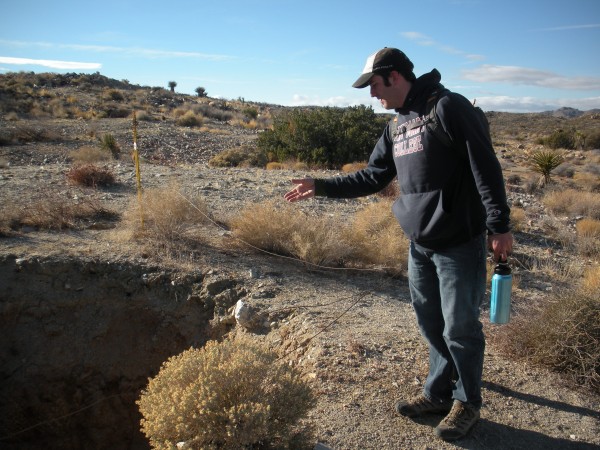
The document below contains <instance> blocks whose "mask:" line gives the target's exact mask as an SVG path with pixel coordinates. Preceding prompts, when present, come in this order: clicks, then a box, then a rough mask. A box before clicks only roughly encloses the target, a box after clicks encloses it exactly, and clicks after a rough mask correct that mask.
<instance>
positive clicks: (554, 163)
mask: <svg viewBox="0 0 600 450" xmlns="http://www.w3.org/2000/svg"><path fill="white" fill-rule="evenodd" d="M564 160H565V158H564V156H563V155H562V154H561V153H559V152H557V151H555V150H536V151H534V152H533V153H532V154H531V157H530V161H529V164H530V166H531V168H532V169H533V171H534V172H536V173H539V174H540V175H541V176H542V181H543V183H544V184H548V183H549V182H550V180H551V172H552V171H553V170H554V169H556V168H557V167H558V166H560V165H561V164H562V163H563V161H564Z"/></svg>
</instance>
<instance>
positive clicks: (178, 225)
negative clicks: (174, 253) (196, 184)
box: [123, 185, 210, 242]
mask: <svg viewBox="0 0 600 450" xmlns="http://www.w3.org/2000/svg"><path fill="white" fill-rule="evenodd" d="M142 218H143V225H142ZM208 220H210V217H209V215H208V210H207V207H206V204H205V202H204V200H203V199H202V198H201V197H199V196H198V195H191V194H183V193H181V192H180V189H179V188H178V187H177V186H175V185H172V186H169V187H167V188H153V189H147V190H145V191H144V192H143V194H142V202H141V205H140V202H139V201H138V199H137V198H133V199H132V201H131V204H130V207H129V208H128V209H127V211H126V212H125V214H124V215H123V223H124V225H125V227H127V228H129V229H130V230H131V231H132V235H133V236H134V237H146V238H150V239H154V240H156V241H158V242H168V241H176V240H178V239H183V238H186V237H188V235H189V233H191V232H193V230H194V229H195V228H196V227H198V226H199V225H201V224H204V223H206V222H207V221H208Z"/></svg>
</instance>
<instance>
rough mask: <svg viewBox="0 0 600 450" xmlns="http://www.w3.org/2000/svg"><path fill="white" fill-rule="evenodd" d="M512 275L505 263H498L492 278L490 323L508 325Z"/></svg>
mask: <svg viewBox="0 0 600 450" xmlns="http://www.w3.org/2000/svg"><path fill="white" fill-rule="evenodd" d="M511 290H512V273H511V270H510V266H509V265H508V262H507V261H502V262H498V264H497V265H496V267H495V268H494V275H493V276H492V294H491V299H490V300H491V301H490V322H492V323H497V324H501V323H508V321H509V320H510V291H511Z"/></svg>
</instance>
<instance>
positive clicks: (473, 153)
mask: <svg viewBox="0 0 600 450" xmlns="http://www.w3.org/2000/svg"><path fill="white" fill-rule="evenodd" d="M436 113H437V115H438V117H439V120H440V122H441V124H442V126H443V128H444V129H445V131H446V132H447V133H448V134H449V135H450V137H451V139H452V141H453V142H454V143H455V144H456V145H457V146H459V147H460V148H461V150H463V151H465V149H466V154H467V155H468V159H469V164H470V167H471V172H472V174H473V179H474V181H475V185H476V186H477V190H478V192H479V195H480V196H481V201H482V203H483V206H484V208H485V211H486V215H487V218H486V227H487V229H488V233H489V234H501V233H506V232H508V231H510V224H509V222H510V208H509V207H508V203H507V200H506V189H505V186H504V179H503V177H502V168H501V166H500V162H499V161H498V158H497V157H496V153H495V152H494V148H493V146H492V141H491V137H490V134H489V131H488V126H487V124H484V123H483V122H482V119H483V118H482V117H481V116H480V115H479V114H478V113H477V111H476V110H475V108H474V107H473V106H472V105H471V103H470V101H469V100H467V99H466V98H465V97H463V96H462V95H460V94H456V93H451V94H448V95H446V96H444V97H443V98H441V99H440V100H439V103H438V106H437V109H436Z"/></svg>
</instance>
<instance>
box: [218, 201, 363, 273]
mask: <svg viewBox="0 0 600 450" xmlns="http://www.w3.org/2000/svg"><path fill="white" fill-rule="evenodd" d="M307 223H310V226H307ZM230 225H231V228H232V231H233V234H234V236H235V237H236V239H237V240H238V242H242V243H244V244H246V245H248V244H249V245H251V246H252V247H255V248H258V249H261V250H265V251H267V252H273V253H276V254H281V255H286V256H293V257H297V258H300V259H302V260H304V261H307V262H309V263H311V264H317V265H340V264H341V263H342V261H343V260H344V259H345V258H346V257H347V256H348V255H349V254H350V251H351V250H350V249H349V248H348V246H347V245H346V243H345V242H343V241H342V239H341V236H340V233H339V227H338V226H335V225H334V223H332V221H331V220H330V219H328V218H323V217H309V216H308V215H307V214H306V213H304V212H302V211H301V210H299V209H297V208H294V207H293V206H291V205H288V204H286V203H283V202H282V201H278V202H276V201H266V202H262V203H258V204H251V205H248V206H247V207H246V208H244V209H243V210H242V211H241V212H240V213H239V215H237V216H236V217H234V218H233V219H232V220H231V221H230Z"/></svg>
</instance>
